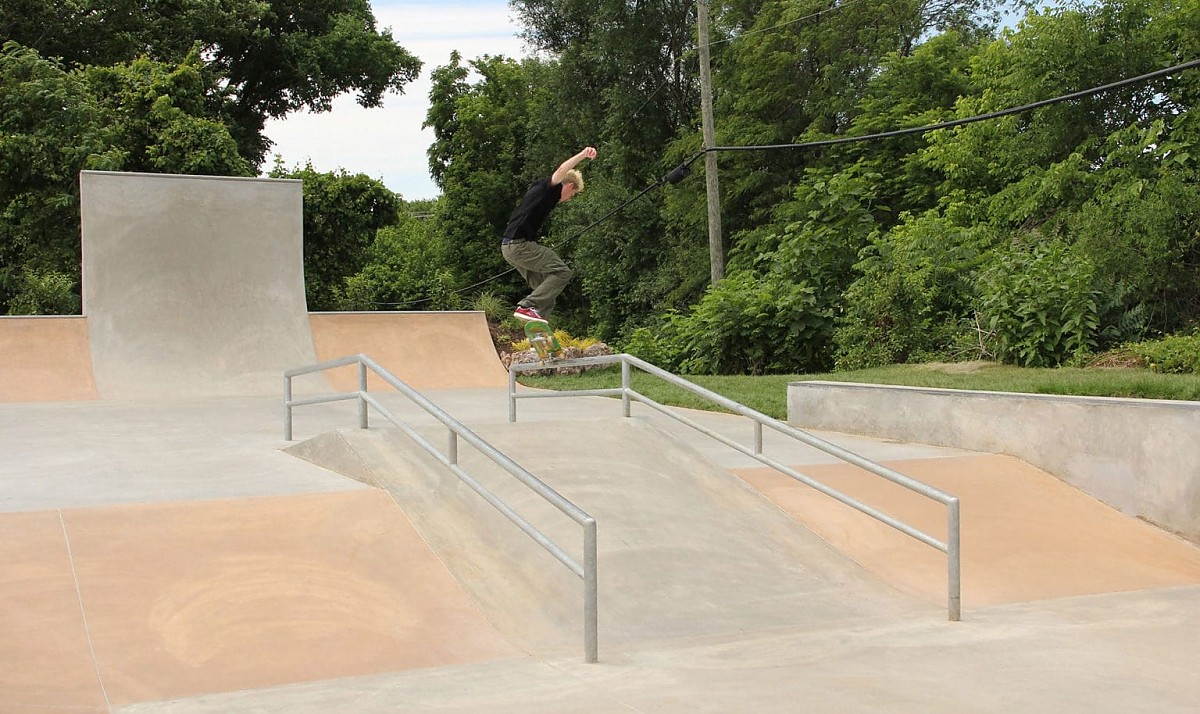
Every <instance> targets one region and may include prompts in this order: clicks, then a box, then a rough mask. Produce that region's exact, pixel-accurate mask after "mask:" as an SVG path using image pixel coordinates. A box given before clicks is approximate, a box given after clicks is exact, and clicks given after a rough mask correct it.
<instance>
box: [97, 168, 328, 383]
mask: <svg viewBox="0 0 1200 714" xmlns="http://www.w3.org/2000/svg"><path fill="white" fill-rule="evenodd" d="M80 216H81V219H82V236H83V313H84V315H85V316H87V318H88V320H87V324H88V335H89V339H90V342H91V348H92V367H93V371H94V375H95V379H96V388H97V390H98V391H99V394H100V396H101V397H102V398H104V399H137V398H147V397H174V396H195V395H203V396H213V395H244V394H274V393H277V392H278V391H279V389H280V379H281V377H280V375H281V374H282V373H283V371H284V370H286V369H290V368H292V367H297V366H300V365H305V364H312V363H313V362H315V361H316V359H315V353H314V352H313V347H312V336H311V334H310V333H309V326H308V310H307V307H306V306H305V298H304V265H303V238H302V235H303V206H302V194H301V182H300V181H297V180H282V179H239V178H221V177H210V176H178V175H166V174H135V173H117V172H103V171H84V172H82V173H81V175H80Z"/></svg>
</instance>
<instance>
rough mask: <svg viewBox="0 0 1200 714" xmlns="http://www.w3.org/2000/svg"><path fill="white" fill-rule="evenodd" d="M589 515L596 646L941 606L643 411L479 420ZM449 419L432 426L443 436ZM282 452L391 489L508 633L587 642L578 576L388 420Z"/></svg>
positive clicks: (525, 499)
mask: <svg viewBox="0 0 1200 714" xmlns="http://www.w3.org/2000/svg"><path fill="white" fill-rule="evenodd" d="M473 428H475V430H476V431H477V432H478V433H479V434H480V435H481V436H482V437H483V438H484V439H486V440H488V441H489V442H491V443H492V444H494V445H496V446H497V447H498V448H499V449H501V450H502V451H504V452H505V453H507V454H509V455H510V456H512V457H513V458H514V459H515V460H517V461H518V463H521V464H523V465H524V466H525V467H526V468H528V469H529V470H530V471H531V472H532V473H534V474H535V475H536V476H538V477H539V478H541V479H543V480H545V481H546V482H547V483H549V484H550V485H551V487H553V488H554V489H556V490H557V491H558V492H559V493H561V494H563V495H564V496H565V497H566V498H568V499H570V500H571V501H573V502H574V503H575V504H576V505H578V506H579V507H580V508H582V509H583V510H585V511H587V512H588V513H590V514H591V515H592V516H594V517H595V518H596V520H597V524H598V528H597V529H598V538H599V579H600V593H599V602H600V610H599V612H600V658H601V660H602V661H603V660H604V659H605V648H606V647H612V646H619V645H629V644H634V643H639V642H651V641H656V640H676V639H679V638H692V637H703V636H709V635H719V634H730V633H744V632H749V631H758V630H767V629H773V628H784V627H790V626H798V625H804V626H808V627H818V628H820V627H824V626H831V625H833V624H834V623H843V624H845V623H847V622H857V621H861V620H864V619H872V618H878V617H889V618H890V617H900V616H901V615H902V614H906V615H909V616H912V615H913V614H914V613H918V612H919V613H921V614H920V615H917V616H918V617H929V618H931V619H934V620H940V619H942V618H944V616H945V615H944V611H942V610H941V608H939V607H937V606H934V605H926V604H922V603H920V602H919V601H917V600H916V599H913V598H910V597H907V596H905V595H903V594H901V593H900V592H899V591H897V590H895V589H893V588H891V587H889V586H887V585H883V584H881V583H880V581H879V580H877V579H876V578H874V577H873V576H871V575H870V574H868V573H866V572H865V571H864V570H862V569H861V568H860V567H858V566H857V565H855V564H854V563H852V562H851V561H850V560H848V559H847V558H845V557H844V556H842V555H840V554H838V553H837V552H835V551H834V550H833V549H832V548H830V547H829V546H828V545H827V544H826V543H825V542H823V541H822V540H821V539H820V538H818V537H817V536H815V535H814V534H813V533H811V532H810V531H809V530H807V529H806V528H804V527H803V526H800V525H799V524H797V523H796V522H795V521H794V520H792V519H791V518H789V517H787V516H786V515H785V514H783V513H782V512H780V511H779V509H778V508H776V507H775V506H774V505H773V504H771V503H770V502H768V501H767V500H766V499H764V498H762V497H761V496H760V495H758V494H757V493H755V492H754V491H753V490H752V489H750V488H748V487H747V486H746V485H745V484H744V483H743V482H742V481H740V480H739V479H737V478H736V477H734V476H732V475H731V474H729V473H727V472H725V471H723V470H721V469H717V468H715V467H713V466H711V465H710V464H709V463H707V462H706V461H705V460H704V459H702V458H701V457H700V456H698V455H697V454H696V453H695V452H694V451H693V450H691V449H690V448H688V447H686V446H684V445H682V444H681V443H679V442H678V441H676V440H674V439H673V438H671V437H670V436H668V435H666V434H665V433H664V432H662V431H660V430H659V429H658V428H657V427H655V426H653V425H652V424H650V423H649V422H647V421H644V420H641V419H622V418H619V417H618V418H614V419H611V420H584V421H570V422H561V423H558V424H554V425H548V424H544V423H542V424H539V423H527V424H526V423H519V424H502V425H480V426H477V427H473ZM445 434H446V432H445V430H444V429H434V428H430V429H429V431H428V433H426V434H425V436H426V438H427V439H429V440H430V442H431V443H434V444H445V439H446V437H445ZM289 452H290V453H292V454H294V455H296V456H299V457H301V458H304V459H306V460H310V461H312V462H314V463H317V464H319V465H323V466H325V467H326V468H330V469H333V470H337V471H339V472H341V473H344V474H345V475H347V476H350V477H352V478H356V479H359V480H363V481H365V482H367V483H371V484H374V485H379V486H382V487H384V488H386V489H387V490H388V491H390V492H391V493H392V495H393V496H394V497H395V499H396V501H397V503H399V504H400V505H401V507H402V508H403V509H404V511H405V513H406V514H407V515H408V517H409V518H410V519H411V521H412V522H413V525H414V526H415V527H416V529H417V530H418V531H419V532H420V533H421V535H422V537H423V538H424V539H425V540H426V541H428V542H429V544H430V546H431V547H432V548H433V550H434V552H435V553H436V554H437V555H438V557H439V558H440V559H441V560H442V562H444V563H445V564H446V567H447V568H448V569H449V571H450V572H451V573H452V574H453V575H454V576H455V578H457V579H458V580H459V582H461V583H462V585H463V587H464V588H465V589H466V591H467V592H468V593H469V594H470V595H471V597H472V598H473V599H474V600H475V601H476V602H478V603H479V605H480V607H481V609H482V610H483V611H484V612H485V613H486V615H487V617H488V619H489V620H490V621H491V622H492V623H494V624H495V626H496V627H497V628H498V629H499V630H500V631H501V632H502V633H503V634H504V635H505V636H506V637H507V638H508V639H510V640H511V641H512V642H514V643H515V644H517V645H518V646H520V647H521V648H523V649H527V650H529V651H530V652H534V653H537V654H539V655H540V654H545V653H547V652H553V651H560V650H561V651H563V652H581V651H582V649H581V648H582V642H583V639H582V633H583V625H582V622H583V605H582V585H581V583H580V581H579V580H578V579H577V578H576V577H575V576H574V575H572V574H571V573H570V572H569V571H567V569H566V568H565V567H563V566H562V565H561V564H560V563H558V561H556V560H555V559H554V558H553V557H552V556H551V555H549V554H548V553H547V552H545V551H544V550H542V549H541V547H540V546H538V545H537V544H536V543H534V542H533V541H532V540H531V539H530V538H529V537H527V536H526V535H525V534H524V533H522V532H521V531H520V530H519V529H517V528H516V527H515V526H514V525H512V524H511V523H510V522H509V521H508V520H507V519H505V518H504V517H503V516H502V515H500V514H499V513H498V512H496V511H495V510H494V509H493V508H492V507H491V506H490V505H488V504H487V503H486V502H484V501H483V500H482V499H481V498H480V497H479V496H478V495H477V494H476V493H475V492H474V491H472V490H470V489H469V488H468V487H467V486H465V485H463V484H462V483H461V482H460V481H459V479H458V478H457V477H455V476H454V475H453V474H452V473H450V472H449V470H448V469H446V468H445V467H443V466H441V465H440V464H439V463H437V462H436V461H435V460H433V459H432V458H430V457H428V456H427V455H426V454H425V452H423V451H420V450H419V447H417V446H416V445H415V444H414V443H413V442H412V441H411V440H410V439H409V438H408V437H406V436H404V435H403V434H402V433H401V432H399V431H395V430H379V429H371V430H358V429H346V430H340V431H337V432H331V433H327V434H325V435H322V436H321V437H318V438H316V439H313V440H310V441H308V442H304V443H302V444H300V445H297V446H296V447H292V448H291V449H289ZM459 462H460V464H462V465H463V467H464V468H466V469H467V470H468V472H470V473H471V474H472V475H475V476H477V478H479V479H480V481H482V482H484V483H485V484H486V485H487V486H488V487H489V488H490V489H492V490H493V491H494V492H495V493H497V494H499V495H500V496H501V497H502V498H503V499H504V500H505V501H506V502H507V503H509V504H510V505H511V506H512V507H514V508H515V509H516V510H517V512H519V513H520V514H522V515H523V516H524V517H525V518H527V519H529V520H530V521H531V522H532V523H534V525H535V526H537V527H538V528H539V529H540V530H542V531H543V532H544V533H546V534H547V535H548V536H549V537H550V538H551V539H552V540H553V541H554V542H556V543H558V544H559V545H560V546H561V547H563V548H564V549H565V550H567V552H569V553H572V554H573V555H574V557H576V558H577V559H579V560H580V561H582V555H581V554H582V532H581V529H580V528H579V526H578V525H576V524H575V523H574V522H573V521H570V520H569V519H567V518H566V517H565V516H563V515H562V514H561V513H559V512H558V511H557V510H556V509H554V508H553V507H552V506H549V505H547V504H546V503H545V502H544V501H543V500H542V499H541V498H540V497H538V496H537V495H536V494H534V493H533V492H532V491H530V490H529V489H528V488H527V487H525V486H524V485H523V484H520V483H519V482H517V481H516V479H514V478H513V477H511V476H509V475H508V474H507V473H504V472H502V471H500V470H499V469H497V468H495V467H494V466H493V465H492V464H491V462H490V461H489V460H487V459H486V458H485V457H483V456H481V455H480V454H479V453H478V452H477V451H476V450H475V449H474V448H471V447H469V446H466V445H462V446H461V447H460V449H459Z"/></svg>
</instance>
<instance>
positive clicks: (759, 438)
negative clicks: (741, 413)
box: [754, 419, 763, 455]
mask: <svg viewBox="0 0 1200 714" xmlns="http://www.w3.org/2000/svg"><path fill="white" fill-rule="evenodd" d="M762 446H763V431H762V422H761V421H759V420H757V419H755V420H754V453H755V454H760V455H761V454H762Z"/></svg>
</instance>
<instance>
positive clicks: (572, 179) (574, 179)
mask: <svg viewBox="0 0 1200 714" xmlns="http://www.w3.org/2000/svg"><path fill="white" fill-rule="evenodd" d="M563 183H573V184H575V192H576V193H582V192H583V174H581V173H579V169H571V170H570V171H568V172H567V176H566V178H564V179H563Z"/></svg>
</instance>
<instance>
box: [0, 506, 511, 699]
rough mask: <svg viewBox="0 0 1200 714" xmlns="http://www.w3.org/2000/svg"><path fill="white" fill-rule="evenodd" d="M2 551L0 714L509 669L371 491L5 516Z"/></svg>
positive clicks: (495, 642) (470, 611) (420, 546)
mask: <svg viewBox="0 0 1200 714" xmlns="http://www.w3.org/2000/svg"><path fill="white" fill-rule="evenodd" d="M0 534H3V537H2V538H0V563H3V566H4V573H5V578H4V580H3V581H2V587H0V603H5V604H6V605H9V607H7V608H5V609H4V610H3V612H8V613H13V614H14V615H15V614H16V613H19V616H18V617H4V618H0V642H4V643H5V646H4V647H3V648H0V665H2V666H0V711H5V712H8V711H13V710H14V709H13V708H15V707H21V706H34V707H43V708H44V709H45V710H58V709H67V710H72V709H70V708H71V707H92V708H98V709H97V710H100V711H107V710H108V707H109V706H118V705H122V704H128V703H131V702H139V701H152V700H163V699H172V698H176V697H184V696H194V695H200V694H205V693H209V692H225V691H236V690H243V689H254V688H259V687H269V686H276V685H281V684H285V683H289V682H302V681H312V680H323V679H334V678H338V677H345V676H350V675H362V674H365V673H369V672H388V671H396V670H403V669H407V668H413V667H436V666H445V665H451V664H462V663H469V662H479V661H484V660H489V659H496V658H505V659H512V658H519V657H520V656H521V653H520V652H519V651H517V650H516V649H515V648H513V647H512V645H510V644H508V643H507V642H506V641H504V640H503V639H502V638H500V637H498V636H497V635H496V634H495V632H494V630H493V629H492V628H491V627H490V626H489V625H488V623H487V621H486V620H485V619H484V618H483V617H482V615H481V614H480V613H479V611H478V610H477V609H476V608H475V606H474V605H473V604H472V603H471V602H470V600H469V599H468V598H467V597H466V596H465V595H464V593H463V592H462V590H461V588H459V586H458V585H457V583H455V581H454V580H453V579H452V578H451V577H450V576H449V574H448V573H447V572H446V570H445V568H444V567H442V565H441V563H440V562H439V561H438V560H437V558H435V557H434V556H433V555H432V554H431V553H430V552H429V549H428V547H427V546H426V544H425V543H424V541H422V540H421V538H420V537H419V536H418V535H417V534H416V532H415V531H414V530H413V528H412V526H411V524H410V523H409V522H408V521H407V519H405V517H404V515H403V513H401V512H400V511H399V509H397V508H396V506H395V504H394V503H393V502H392V501H391V499H390V498H389V496H388V495H387V494H386V493H385V492H383V491H380V490H377V489H361V490H355V491H347V492H342V493H335V494H318V495H299V496H286V497H274V498H258V499H241V500H226V501H193V502H183V503H168V504H154V505H133V506H112V507H104V508H91V509H76V510H67V511H58V512H38V513H20V514H4V515H0ZM14 572H15V573H16V574H17V575H16V576H14V575H13V573H14ZM76 587H78V590H76Z"/></svg>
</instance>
